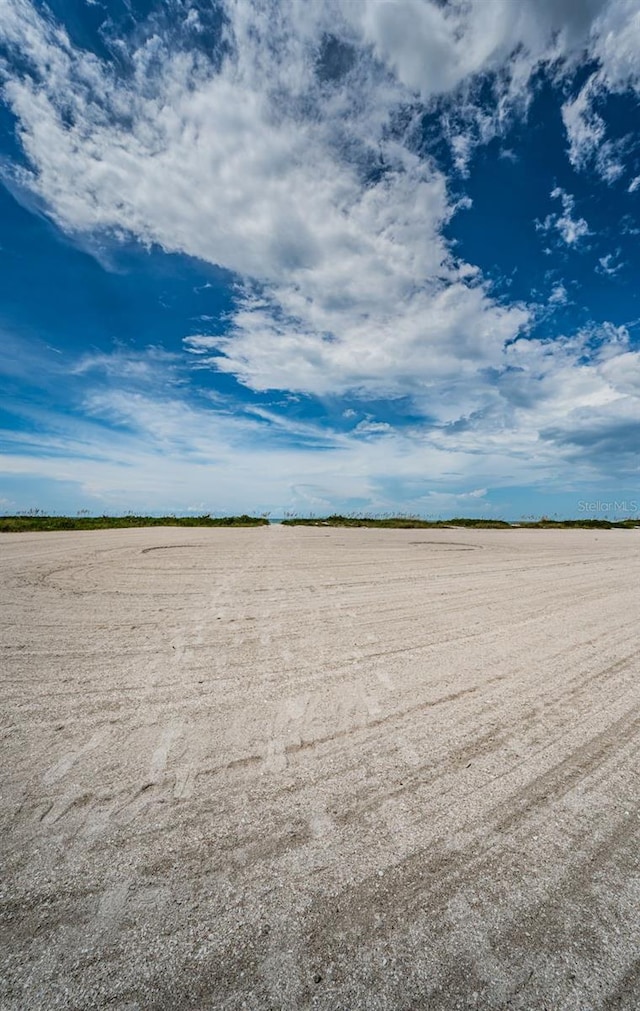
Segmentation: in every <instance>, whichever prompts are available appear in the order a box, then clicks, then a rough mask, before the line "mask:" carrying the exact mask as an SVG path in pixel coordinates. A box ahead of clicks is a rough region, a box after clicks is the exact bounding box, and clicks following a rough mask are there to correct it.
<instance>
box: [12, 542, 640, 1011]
mask: <svg viewBox="0 0 640 1011" xmlns="http://www.w3.org/2000/svg"><path fill="white" fill-rule="evenodd" d="M0 565H1V569H2V584H1V588H0V599H1V601H2V611H1V621H2V632H1V637H2V641H1V646H2V649H1V651H0V655H1V656H2V669H3V706H2V722H1V727H2V766H3V770H4V774H3V779H4V782H3V789H2V801H1V804H0V817H1V820H2V862H3V866H4V875H3V879H4V884H3V895H2V934H1V936H0V941H1V949H2V952H3V955H2V956H1V957H2V962H3V966H2V967H3V974H2V975H3V980H4V982H3V983H2V984H1V989H0V997H1V1000H2V1004H1V1006H2V1008H3V1009H4V1008H6V1009H11V1011H14V1009H23V1008H47V1009H48V1008H64V1009H78V1011H79V1009H88V1008H106V1007H108V1008H120V1009H123V1011H124V1009H128V1011H134V1009H140V1011H142V1009H144V1011H147V1009H157V1011H161V1009H165V1008H166V1009H168V1008H178V1009H181V1008H195V1009H217V1008H220V1009H224V1011H227V1009H236V1008H238V1009H239V1008H243V1007H245V1008H255V1009H256V1011H257V1009H267V1008H269V1009H271V1008H273V1009H275V1008H278V1009H280V1008H283V1009H298V1008H322V1009H327V1011H329V1009H332V1011H333V1009H342V1008H343V1009H345V1011H347V1009H359V1008H363V1009H364V1008H367V1009H368V1008H372V1009H375V1008H385V1009H418V1008H426V1009H431V1008H433V1009H444V1011H447V1009H454V1008H461V1009H462V1008H476V1007H477V1008H517V1009H533V1008H545V1007H547V1008H549V1009H551V1008H553V1009H554V1011H560V1009H562V1011H574V1009H576V1008H592V1009H596V1008H597V1009H608V1008H635V1007H637V1006H640V970H639V969H638V965H639V963H638V937H639V936H640V931H639V929H638V928H639V926H640V923H639V920H640V916H639V914H638V909H640V874H639V853H640V846H639V845H638V835H639V833H640V805H639V803H638V801H639V795H640V788H639V786H638V772H639V764H640V763H639V759H638V745H639V743H640V706H639V703H640V685H639V679H638V673H639V670H640V632H639V631H638V629H639V628H640V622H638V608H637V590H638V586H639V585H640V531H636V530H630V531H617V530H615V531H597V532H594V531H584V530H549V531H546V530H531V531H527V530H500V531H491V530H484V531H483V530H461V529H455V530H453V529H449V530H424V531H415V530H406V531H399V530H398V531H394V530H366V529H365V530H362V529H357V530H343V529H326V528H283V527H277V526H272V527H269V528H258V529H249V530H220V529H212V530H208V529H177V528H162V529H142V530H117V531H99V532H90V533H60V534H19V535H2V536H0Z"/></svg>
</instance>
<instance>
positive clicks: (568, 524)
mask: <svg viewBox="0 0 640 1011" xmlns="http://www.w3.org/2000/svg"><path fill="white" fill-rule="evenodd" d="M282 523H283V525H284V526H290V527H292V526H307V527H308V526H311V527H380V528H383V529H400V530H402V529H406V530H420V529H434V528H436V529H437V528H438V527H473V528H480V529H491V530H494V529H496V530H515V529H518V528H521V527H526V528H527V529H555V528H559V529H572V528H574V527H577V528H581V529H587V530H613V529H630V528H632V527H640V517H639V518H638V519H629V520H597V519H577V520H555V519H554V520H552V519H547V518H546V517H544V516H543V517H542V518H541V519H539V520H529V521H526V522H522V523H508V522H507V521H506V520H500V519H486V518H484V519H483V518H475V517H471V518H470V517H465V516H455V517H453V518H452V519H447V520H425V519H420V517H417V516H384V517H375V516H340V515H332V516H326V517H323V518H319V517H311V518H306V519H305V518H302V517H289V518H287V519H284V520H283V521H282Z"/></svg>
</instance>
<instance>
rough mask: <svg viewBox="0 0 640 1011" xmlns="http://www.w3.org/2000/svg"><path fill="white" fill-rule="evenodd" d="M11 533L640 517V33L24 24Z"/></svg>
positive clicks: (138, 9) (0, 328)
mask: <svg viewBox="0 0 640 1011" xmlns="http://www.w3.org/2000/svg"><path fill="white" fill-rule="evenodd" d="M0 87H1V92H0V96H1V102H0V182H1V183H2V185H1V186H0V265H1V268H2V269H1V270H0V340H1V344H2V355H1V357H0V389H1V391H2V397H1V401H0V426H1V432H0V511H3V512H13V511H20V510H23V509H29V508H41V509H45V510H47V511H62V512H70V513H74V512H76V511H78V510H81V509H88V510H90V511H91V512H97V513H103V512H108V513H114V512H123V511H127V510H136V511H150V512H179V513H187V512H189V511H193V510H195V511H197V512H201V511H206V512H209V511H210V512H213V513H227V512H237V511H257V512H271V513H272V514H273V515H276V516H277V515H282V514H283V513H284V512H285V511H295V512H298V513H302V514H308V513H315V514H319V513H325V512H328V511H335V510H340V511H345V510H346V511H354V510H357V511H361V512H364V511H366V512H375V513H382V512H412V513H419V514H421V515H424V516H450V515H469V516H472V515H486V516H504V517H506V518H511V519H517V518H519V517H521V516H524V515H540V514H543V513H547V514H551V515H553V514H556V513H557V514H559V515H563V516H579V515H581V514H582V513H588V514H589V515H596V516H600V515H604V514H605V513H606V514H609V515H612V514H615V515H621V516H622V515H636V514H637V513H638V512H639V511H640V482H639V480H638V474H639V470H638V446H640V296H639V285H638V279H639V276H640V273H639V268H640V252H639V250H640V243H639V241H638V237H639V236H640V130H639V126H640V6H639V5H638V3H637V2H636V0H607V2H603V0H580V2H577V0H553V2H552V0H519V2H518V3H515V2H511V0H484V2H483V3H481V4H472V3H468V2H466V0H465V2H463V0H451V2H449V3H446V4H443V3H436V2H430V0H394V2H391V3H387V2H383V0H357V2H353V0H327V2H320V0H317V2H313V3H300V2H297V3H287V2H278V3H269V2H262V0H260V2H258V0H256V2H250V0H238V2H237V3H234V2H224V3H219V4H218V3H211V2H207V3H204V2H200V3H194V2H189V0H184V2H181V0H170V2H164V3H153V2H145V3H142V2H132V0H127V2H109V3H108V4H107V3H106V2H105V3H101V2H98V0H91V2H88V0H85V2H83V0H64V2H63V0H57V2H55V3H51V4H49V5H45V4H41V3H31V2H28V0H4V2H3V5H2V17H1V18H0Z"/></svg>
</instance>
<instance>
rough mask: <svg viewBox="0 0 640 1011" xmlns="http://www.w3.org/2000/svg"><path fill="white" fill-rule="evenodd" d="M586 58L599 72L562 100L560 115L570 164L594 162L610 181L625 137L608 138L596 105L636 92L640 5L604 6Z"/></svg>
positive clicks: (617, 1) (628, 1) (618, 170)
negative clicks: (574, 92)
mask: <svg viewBox="0 0 640 1011" xmlns="http://www.w3.org/2000/svg"><path fill="white" fill-rule="evenodd" d="M589 56H590V57H591V59H592V60H593V61H594V62H595V63H596V64H597V70H595V71H594V72H593V73H592V74H591V75H590V77H589V78H588V79H587V81H586V82H585V83H584V84H583V86H582V88H581V89H580V91H579V92H578V94H577V95H576V96H575V97H574V98H573V99H571V100H569V101H567V102H566V103H565V104H564V106H563V108H562V118H563V122H564V125H565V129H566V131H567V137H568V140H569V157H570V160H571V162H572V164H573V165H574V167H575V168H576V169H579V170H583V169H586V168H589V167H590V166H591V165H593V167H594V168H595V170H596V171H597V172H598V173H599V175H600V176H602V178H603V179H604V180H605V181H606V182H609V183H611V182H614V181H615V180H616V179H619V178H620V176H621V175H623V173H624V171H625V166H624V162H623V156H624V151H625V148H626V139H625V138H622V139H618V140H611V139H607V127H606V123H605V120H604V118H603V115H602V113H601V111H599V108H601V107H602V105H603V104H604V101H605V100H606V97H607V96H608V95H610V94H621V93H624V92H631V93H634V92H635V94H636V95H640V8H639V7H638V5H637V3H635V2H634V0H612V2H610V3H607V4H605V5H603V7H602V10H601V11H600V13H599V15H598V17H597V18H596V19H595V20H594V22H593V24H592V26H591V33H590V46H589ZM632 185H633V184H632Z"/></svg>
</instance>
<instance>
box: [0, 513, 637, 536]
mask: <svg viewBox="0 0 640 1011" xmlns="http://www.w3.org/2000/svg"><path fill="white" fill-rule="evenodd" d="M281 522H282V525H283V526H288V527H294V526H304V527H374V528H382V529H394V530H420V529H428V530H431V529H434V528H438V527H441V528H442V527H445V528H446V527H475V528H481V529H491V530H515V529H521V528H523V527H524V528H527V529H547V530H548V529H555V528H559V529H572V528H575V527H579V528H582V529H587V530H613V529H622V530H624V529H627V530H628V529H631V528H633V527H640V516H639V517H636V518H634V519H626V520H604V519H579V520H561V519H549V518H548V517H546V516H542V517H541V518H540V519H538V520H526V521H524V520H523V521H522V522H520V523H508V522H507V521H506V520H499V519H476V518H470V517H466V516H456V517H454V518H453V519H439V520H425V519H421V518H420V517H419V516H361V515H350V516H341V515H337V514H334V515H332V516H325V517H315V516H311V517H301V516H291V515H288V516H287V517H286V518H285V519H283V520H282V521H281ZM262 526H269V519H268V516H267V515H266V514H265V515H262V516H248V515H247V514H246V513H244V514H243V515H242V516H211V515H210V514H208V513H207V514H204V515H202V516H134V515H132V514H129V515H126V516H87V515H86V514H80V515H77V516H46V515H44V513H42V512H41V511H40V510H32V511H31V512H30V513H24V514H21V515H16V516H0V533H25V532H30V531H38V530H41V531H53V530H115V529H122V528H126V527H262Z"/></svg>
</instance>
